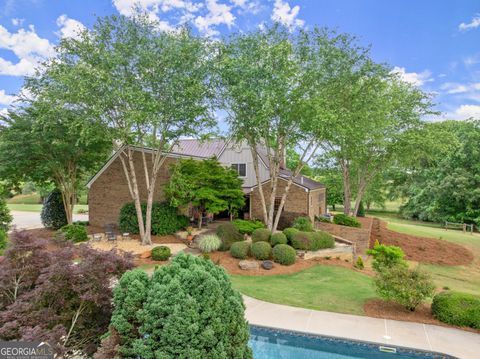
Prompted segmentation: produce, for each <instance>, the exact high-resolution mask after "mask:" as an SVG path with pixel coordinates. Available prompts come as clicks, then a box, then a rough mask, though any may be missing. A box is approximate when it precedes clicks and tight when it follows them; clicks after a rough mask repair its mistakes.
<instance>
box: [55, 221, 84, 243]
mask: <svg viewBox="0 0 480 359" xmlns="http://www.w3.org/2000/svg"><path fill="white" fill-rule="evenodd" d="M59 232H61V233H63V235H64V238H65V239H66V240H67V241H72V242H73V243H79V242H86V241H88V234H87V229H86V228H85V226H82V225H80V224H67V225H66V226H63V227H62V228H60V229H59Z"/></svg>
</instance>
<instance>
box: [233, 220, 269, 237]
mask: <svg viewBox="0 0 480 359" xmlns="http://www.w3.org/2000/svg"><path fill="white" fill-rule="evenodd" d="M233 224H235V226H237V228H238V230H239V231H240V233H242V234H252V233H253V231H254V230H256V229H257V228H265V225H264V224H263V222H261V221H258V220H250V221H247V220H244V219H235V220H234V221H233Z"/></svg>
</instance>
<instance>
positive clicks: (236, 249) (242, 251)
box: [230, 242, 250, 259]
mask: <svg viewBox="0 0 480 359" xmlns="http://www.w3.org/2000/svg"><path fill="white" fill-rule="evenodd" d="M249 252H250V243H248V242H235V243H232V245H231V247H230V254H231V255H232V257H234V258H238V259H245V258H247V257H248V253H249Z"/></svg>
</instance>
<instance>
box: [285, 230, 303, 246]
mask: <svg viewBox="0 0 480 359" xmlns="http://www.w3.org/2000/svg"><path fill="white" fill-rule="evenodd" d="M298 232H300V231H299V230H298V229H296V228H293V227H290V228H285V229H284V230H283V234H285V237H287V240H288V243H292V241H293V236H294V235H295V234H296V233H298Z"/></svg>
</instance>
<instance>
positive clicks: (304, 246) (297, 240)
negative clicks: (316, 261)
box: [292, 232, 312, 251]
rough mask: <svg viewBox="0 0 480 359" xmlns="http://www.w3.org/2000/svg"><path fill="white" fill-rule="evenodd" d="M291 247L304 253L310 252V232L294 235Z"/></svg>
mask: <svg viewBox="0 0 480 359" xmlns="http://www.w3.org/2000/svg"><path fill="white" fill-rule="evenodd" d="M292 247H293V248H295V249H299V250H304V251H308V250H310V248H312V237H311V235H310V232H298V233H295V235H294V236H293V239H292Z"/></svg>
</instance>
